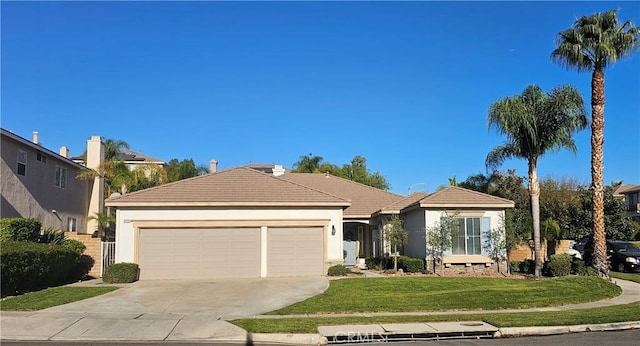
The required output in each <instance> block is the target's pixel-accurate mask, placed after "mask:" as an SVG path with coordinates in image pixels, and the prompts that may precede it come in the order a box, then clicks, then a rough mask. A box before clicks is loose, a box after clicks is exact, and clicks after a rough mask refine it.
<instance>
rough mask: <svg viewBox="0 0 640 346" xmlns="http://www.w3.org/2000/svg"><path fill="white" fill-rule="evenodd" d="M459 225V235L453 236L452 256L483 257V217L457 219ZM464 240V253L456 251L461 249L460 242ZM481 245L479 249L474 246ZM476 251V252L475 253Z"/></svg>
mask: <svg viewBox="0 0 640 346" xmlns="http://www.w3.org/2000/svg"><path fill="white" fill-rule="evenodd" d="M455 219H456V220H457V221H458V224H459V225H460V226H461V227H460V229H459V230H458V232H457V234H453V235H452V238H453V239H452V244H451V254H453V255H465V256H471V255H481V254H482V218H481V217H456V218H455ZM476 222H477V231H478V232H477V234H476V233H475V230H476V227H475V225H476ZM462 238H464V253H462V252H460V251H454V250H457V249H459V247H458V246H456V245H458V244H459V241H460V240H462ZM476 242H477V244H479V245H480V248H477V247H475V246H473V245H475V244H476ZM474 250H475V251H474ZM476 252H477V253H476Z"/></svg>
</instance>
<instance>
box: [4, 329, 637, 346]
mask: <svg viewBox="0 0 640 346" xmlns="http://www.w3.org/2000/svg"><path fill="white" fill-rule="evenodd" d="M638 340H640V329H636V330H627V331H618V332H592V333H574V334H562V335H551V336H535V337H526V338H509V339H480V340H460V339H456V340H448V341H419V342H394V343H391V344H392V345H397V346H415V345H425V346H434V345H435V346H453V345H480V346H505V345H508V346H511V345H513V346H515V345H525V346H549V345H568V346H571V345H575V346H586V345H607V346H623V345H637V344H638ZM25 345H70V346H110V345H126V346H149V345H158V346H202V345H225V346H227V345H228V346H238V344H237V343H236V344H233V343H228V344H216V343H211V344H209V343H203V342H197V343H184V342H182V343H175V342H122V341H117V342H69V341H16V342H13V341H2V346H25ZM260 345H265V346H267V345H269V344H260ZM277 345H278V346H282V344H277ZM368 345H371V344H370V343H369V344H368ZM274 346H276V345H275V344H274Z"/></svg>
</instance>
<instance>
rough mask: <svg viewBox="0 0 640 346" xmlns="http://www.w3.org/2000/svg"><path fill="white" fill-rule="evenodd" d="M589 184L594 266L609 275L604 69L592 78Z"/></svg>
mask: <svg viewBox="0 0 640 346" xmlns="http://www.w3.org/2000/svg"><path fill="white" fill-rule="evenodd" d="M591 118H592V122H591V185H592V188H593V268H594V269H595V271H596V273H598V275H600V276H601V277H608V276H609V273H608V272H609V271H608V263H607V243H606V233H605V229H604V183H603V180H604V179H603V174H604V166H603V160H604V152H603V148H602V147H603V144H604V70H602V69H599V68H596V69H595V70H594V71H593V75H592V78H591Z"/></svg>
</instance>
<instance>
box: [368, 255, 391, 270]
mask: <svg viewBox="0 0 640 346" xmlns="http://www.w3.org/2000/svg"><path fill="white" fill-rule="evenodd" d="M364 263H365V265H366V266H367V268H369V269H375V270H384V269H387V268H393V259H390V258H388V257H367V258H366V259H365V260H364ZM389 264H390V265H391V267H388V265H389Z"/></svg>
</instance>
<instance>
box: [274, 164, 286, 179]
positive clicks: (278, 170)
mask: <svg viewBox="0 0 640 346" xmlns="http://www.w3.org/2000/svg"><path fill="white" fill-rule="evenodd" d="M284 173H285V170H284V167H282V165H273V175H274V176H276V177H279V176H281V175H284Z"/></svg>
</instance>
